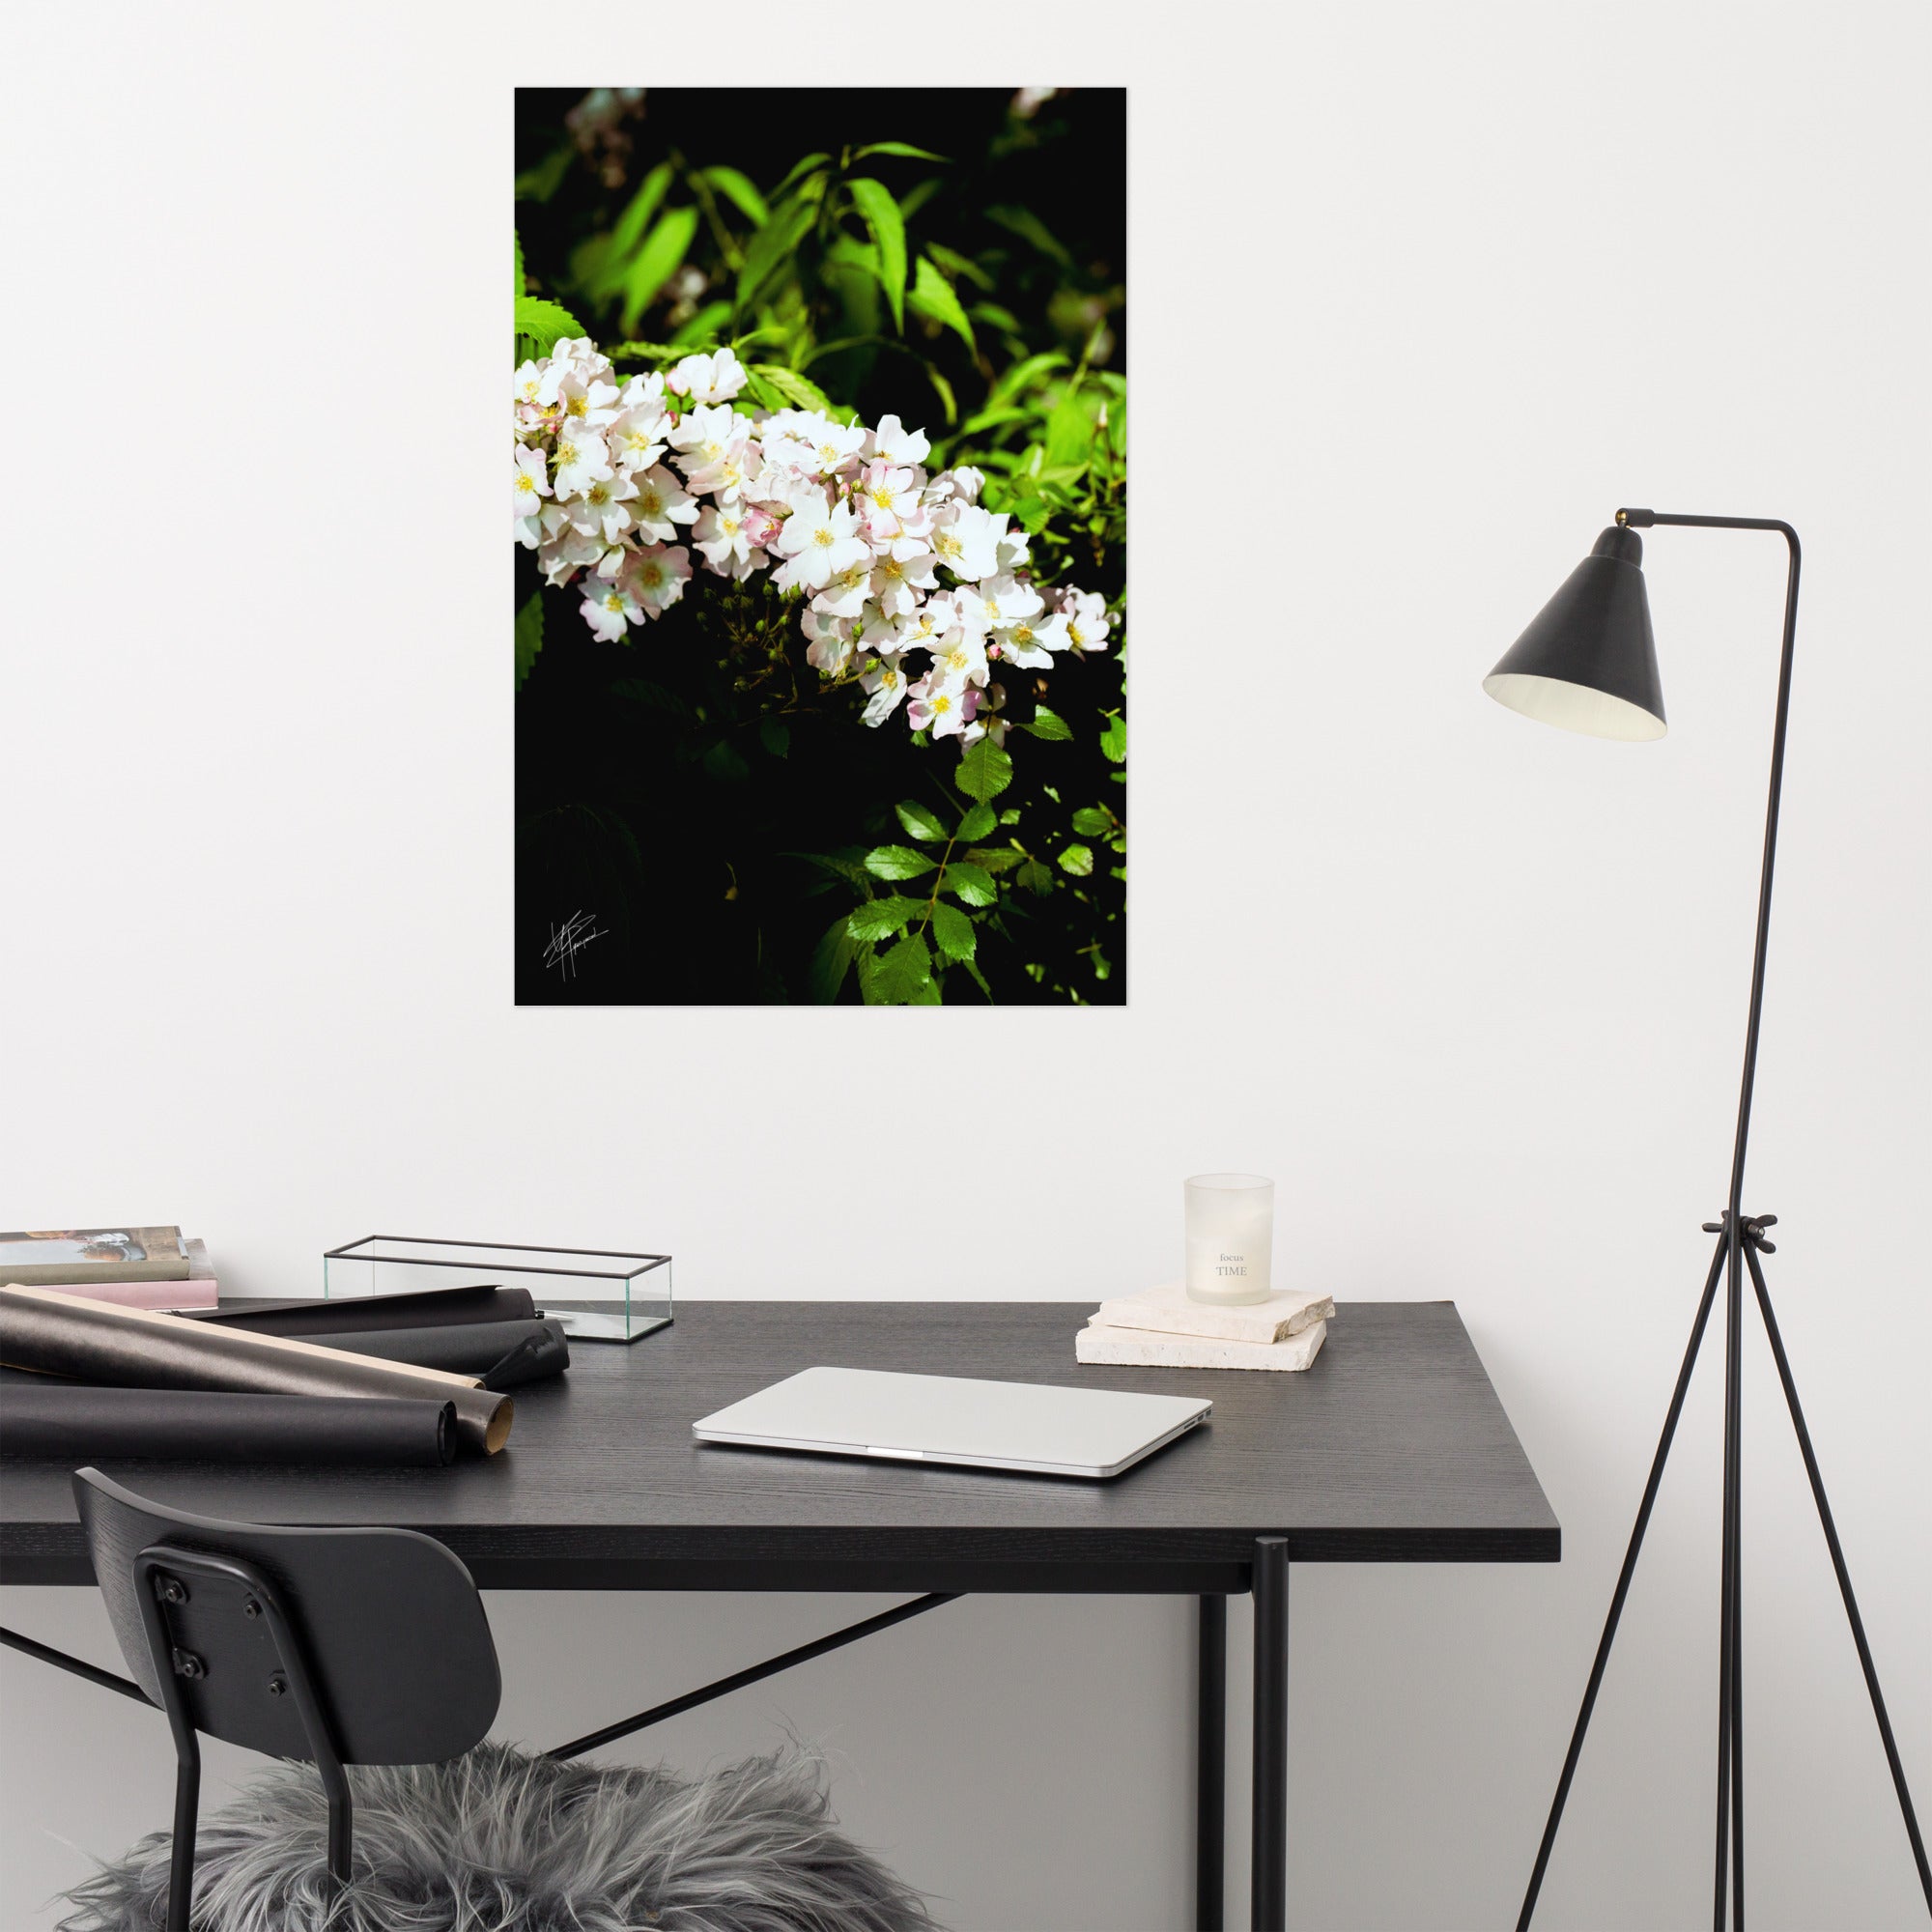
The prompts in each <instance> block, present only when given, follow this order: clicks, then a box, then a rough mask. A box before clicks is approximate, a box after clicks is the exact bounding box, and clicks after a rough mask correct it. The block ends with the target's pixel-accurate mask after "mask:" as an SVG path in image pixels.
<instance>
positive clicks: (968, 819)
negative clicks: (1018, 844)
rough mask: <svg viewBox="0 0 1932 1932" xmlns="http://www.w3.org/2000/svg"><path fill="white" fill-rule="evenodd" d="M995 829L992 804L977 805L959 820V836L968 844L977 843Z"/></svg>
mask: <svg viewBox="0 0 1932 1932" xmlns="http://www.w3.org/2000/svg"><path fill="white" fill-rule="evenodd" d="M992 829H993V808H992V807H991V806H990V805H976V806H974V807H973V809H972V810H970V811H969V812H967V814H966V816H965V817H964V818H962V819H961V820H960V821H959V831H958V834H957V837H959V838H963V839H964V840H965V841H966V843H967V844H969V845H974V844H977V843H978V842H979V841H980V839H981V838H985V837H986V836H987V835H988V834H989V833H990V832H991V831H992Z"/></svg>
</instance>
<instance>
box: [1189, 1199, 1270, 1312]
mask: <svg viewBox="0 0 1932 1932" xmlns="http://www.w3.org/2000/svg"><path fill="white" fill-rule="evenodd" d="M1186 1194H1187V1294H1188V1299H1189V1300H1191V1301H1217V1302H1219V1303H1221V1304H1222V1305H1223V1306H1224V1307H1225V1306H1227V1305H1229V1304H1231V1303H1241V1302H1248V1301H1265V1300H1266V1299H1267V1296H1268V1278H1269V1263H1270V1262H1271V1261H1272V1259H1273V1256H1274V1182H1273V1181H1271V1180H1269V1179H1266V1178H1265V1177H1264V1176H1263V1175H1259V1174H1197V1175H1194V1176H1192V1177H1191V1178H1190V1179H1189V1180H1188V1181H1187V1184H1186Z"/></svg>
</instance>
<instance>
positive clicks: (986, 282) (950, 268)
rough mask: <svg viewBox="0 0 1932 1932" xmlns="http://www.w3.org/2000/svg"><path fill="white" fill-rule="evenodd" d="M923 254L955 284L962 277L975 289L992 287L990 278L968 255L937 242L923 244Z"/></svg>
mask: <svg viewBox="0 0 1932 1932" xmlns="http://www.w3.org/2000/svg"><path fill="white" fill-rule="evenodd" d="M925 252H926V253H927V254H928V255H930V256H931V257H932V259H933V260H934V261H935V262H937V263H938V264H939V266H940V267H941V268H942V269H944V270H946V272H947V273H948V274H949V275H951V276H952V279H953V280H954V281H955V282H956V281H958V280H959V278H960V277H961V276H962V275H963V276H964V277H965V278H966V280H968V281H969V282H971V283H972V284H973V286H974V287H975V288H979V289H990V288H991V287H992V286H993V278H992V276H991V275H989V274H987V272H986V271H985V270H984V269H982V268H980V265H979V263H978V262H976V261H974V260H973V259H972V257H971V256H970V255H962V254H960V253H959V251H958V250H957V249H956V248H947V247H943V246H941V244H940V243H939V242H937V241H928V242H927V243H926V244H925Z"/></svg>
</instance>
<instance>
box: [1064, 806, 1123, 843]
mask: <svg viewBox="0 0 1932 1932" xmlns="http://www.w3.org/2000/svg"><path fill="white" fill-rule="evenodd" d="M1113 823H1114V821H1113V819H1112V818H1111V817H1110V816H1109V815H1108V814H1107V813H1106V812H1104V811H1102V810H1100V808H1099V807H1098V806H1097V805H1083V806H1082V807H1081V808H1080V810H1078V811H1076V812H1075V813H1074V814H1073V829H1074V831H1076V832H1078V833H1079V834H1081V836H1082V837H1083V838H1105V837H1106V836H1107V833H1108V831H1109V829H1110V828H1111V827H1112V825H1113Z"/></svg>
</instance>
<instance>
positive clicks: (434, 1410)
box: [0, 1377, 456, 1468]
mask: <svg viewBox="0 0 1932 1932" xmlns="http://www.w3.org/2000/svg"><path fill="white" fill-rule="evenodd" d="M455 1454H456V1410H455V1408H454V1407H453V1406H451V1405H450V1404H449V1403H446V1402H391V1401H388V1400H385V1399H384V1398H380V1397H377V1398H359V1399H358V1398H356V1397H353V1396H320V1395H230V1394H221V1393H215V1392H212V1391H207V1390H201V1389H138V1388H87V1387H83V1386H81V1385H80V1384H78V1383H74V1382H63V1381H54V1380H48V1381H46V1382H45V1383H44V1385H43V1386H28V1385H25V1384H24V1381H23V1379H21V1378H14V1377H9V1378H7V1379H6V1381H5V1382H4V1383H0V1456H33V1457H40V1458H43V1459H51V1460H54V1461H58V1462H62V1463H67V1464H69V1466H70V1467H77V1466H79V1465H80V1464H81V1463H88V1462H91V1461H93V1460H95V1459H96V1458H98V1457H110V1456H111V1457H117V1458H118V1457H143V1458H149V1459H153V1460H157V1461H159V1460H164V1461H169V1462H182V1463H301V1464H306V1465H309V1466H312V1467H323V1466H345V1465H355V1466H359V1467H365V1468H403V1467H435V1466H437V1465H439V1464H441V1463H448V1462H450V1461H451V1460H452V1459H453V1458H454V1456H455Z"/></svg>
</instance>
